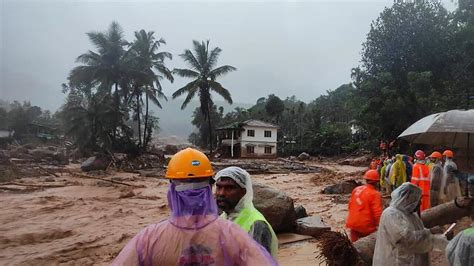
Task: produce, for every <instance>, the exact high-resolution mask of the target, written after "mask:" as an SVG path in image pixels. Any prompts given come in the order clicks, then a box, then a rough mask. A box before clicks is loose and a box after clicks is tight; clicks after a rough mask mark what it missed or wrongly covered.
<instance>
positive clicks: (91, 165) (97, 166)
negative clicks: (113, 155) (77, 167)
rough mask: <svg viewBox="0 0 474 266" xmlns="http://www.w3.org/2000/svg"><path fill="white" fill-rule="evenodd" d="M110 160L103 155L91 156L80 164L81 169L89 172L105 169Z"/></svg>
mask: <svg viewBox="0 0 474 266" xmlns="http://www.w3.org/2000/svg"><path fill="white" fill-rule="evenodd" d="M109 163H110V160H109V159H107V158H105V157H98V156H92V157H89V158H88V159H87V160H85V161H84V162H83V163H82V164H81V170H82V171H84V172H89V171H93V170H105V169H107V166H108V165H109Z"/></svg>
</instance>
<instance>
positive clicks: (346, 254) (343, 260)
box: [318, 231, 365, 266]
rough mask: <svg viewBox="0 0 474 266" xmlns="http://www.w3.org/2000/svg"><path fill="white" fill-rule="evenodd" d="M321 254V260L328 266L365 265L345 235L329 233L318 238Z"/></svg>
mask: <svg viewBox="0 0 474 266" xmlns="http://www.w3.org/2000/svg"><path fill="white" fill-rule="evenodd" d="M318 242H319V246H320V248H321V254H320V255H318V258H319V259H322V260H324V261H325V262H326V263H327V265H330V266H332V265H334V266H336V265H337V266H340V265H349V266H352V265H365V264H364V262H363V261H362V260H361V258H360V257H359V254H358V252H357V250H356V249H355V247H354V246H353V245H352V243H351V241H350V240H349V238H348V237H347V235H346V234H345V233H340V232H334V231H328V232H324V233H323V234H322V235H321V236H320V237H319V238H318Z"/></svg>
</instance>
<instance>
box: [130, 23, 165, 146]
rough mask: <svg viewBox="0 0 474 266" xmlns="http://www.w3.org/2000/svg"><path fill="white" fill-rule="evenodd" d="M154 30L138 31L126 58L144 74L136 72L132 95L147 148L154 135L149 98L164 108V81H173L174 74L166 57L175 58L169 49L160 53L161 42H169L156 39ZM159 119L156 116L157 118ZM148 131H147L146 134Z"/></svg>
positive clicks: (135, 68) (136, 69) (143, 144)
mask: <svg viewBox="0 0 474 266" xmlns="http://www.w3.org/2000/svg"><path fill="white" fill-rule="evenodd" d="M153 35H154V32H153V31H149V32H146V31H145V30H141V31H137V32H135V41H134V42H133V43H132V44H131V47H130V50H129V52H128V53H127V59H128V60H129V61H130V62H131V65H132V67H133V68H134V70H135V71H136V72H138V73H139V74H141V75H135V77H134V78H133V81H132V95H133V96H134V97H135V102H136V111H135V113H136V119H137V122H138V143H139V146H142V148H143V149H146V147H147V144H148V141H147V139H149V138H147V136H151V133H152V132H151V129H152V128H153V127H150V126H149V101H151V102H152V103H154V104H155V105H156V106H158V107H159V108H162V106H161V104H160V102H159V99H160V98H161V99H165V100H167V99H166V96H165V95H164V94H163V92H162V86H161V80H162V79H163V78H166V79H167V80H169V81H170V82H173V81H174V79H173V75H172V74H171V71H170V70H169V69H168V68H167V67H166V65H165V62H164V61H165V59H170V60H171V59H172V56H171V54H170V53H168V52H159V51H158V50H159V48H160V45H162V44H166V42H165V40H164V39H162V38H161V39H159V40H156V39H155V37H154V36H153ZM143 94H144V95H145V119H144V129H143V141H142V138H141V118H140V114H141V112H142V110H141V105H142V102H143V100H142V95H143ZM130 99H133V97H131V98H130ZM155 120H156V119H155ZM147 131H148V132H147ZM147 133H148V134H147Z"/></svg>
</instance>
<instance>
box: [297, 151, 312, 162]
mask: <svg viewBox="0 0 474 266" xmlns="http://www.w3.org/2000/svg"><path fill="white" fill-rule="evenodd" d="M310 158H311V157H310V156H309V154H307V153H306V152H302V153H301V154H300V155H298V160H300V161H307V160H309V159H310Z"/></svg>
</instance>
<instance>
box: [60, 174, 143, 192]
mask: <svg viewBox="0 0 474 266" xmlns="http://www.w3.org/2000/svg"><path fill="white" fill-rule="evenodd" d="M69 174H71V175H73V176H76V177H80V178H87V179H96V180H102V181H106V182H111V183H114V184H119V185H124V186H129V187H135V188H142V187H143V186H137V185H132V184H128V183H124V182H120V181H115V180H111V179H106V178H101V177H96V176H90V175H83V174H78V173H73V172H69Z"/></svg>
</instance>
